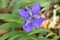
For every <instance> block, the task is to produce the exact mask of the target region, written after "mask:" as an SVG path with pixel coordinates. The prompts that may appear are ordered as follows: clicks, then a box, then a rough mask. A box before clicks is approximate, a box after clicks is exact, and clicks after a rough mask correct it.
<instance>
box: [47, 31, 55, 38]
mask: <svg viewBox="0 0 60 40" xmlns="http://www.w3.org/2000/svg"><path fill="white" fill-rule="evenodd" d="M52 35H55V34H54V33H53V32H52V33H49V34H48V35H46V38H48V37H50V36H52Z"/></svg>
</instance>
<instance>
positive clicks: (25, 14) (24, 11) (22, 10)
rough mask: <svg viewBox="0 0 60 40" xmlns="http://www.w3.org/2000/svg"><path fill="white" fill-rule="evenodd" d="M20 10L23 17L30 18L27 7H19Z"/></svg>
mask: <svg viewBox="0 0 60 40" xmlns="http://www.w3.org/2000/svg"><path fill="white" fill-rule="evenodd" d="M18 12H19V15H20V16H21V17H22V18H25V19H28V18H29V14H28V13H27V10H26V9H25V8H23V9H19V10H18Z"/></svg>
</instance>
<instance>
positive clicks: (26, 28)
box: [23, 21, 32, 32]
mask: <svg viewBox="0 0 60 40" xmlns="http://www.w3.org/2000/svg"><path fill="white" fill-rule="evenodd" d="M26 23H27V21H25V22H24V24H23V29H24V30H25V31H26V32H30V31H31V30H32V23H30V22H29V23H27V24H26Z"/></svg>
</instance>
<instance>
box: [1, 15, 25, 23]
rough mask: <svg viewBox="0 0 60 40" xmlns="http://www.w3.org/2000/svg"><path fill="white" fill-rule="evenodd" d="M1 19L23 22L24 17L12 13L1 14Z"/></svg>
mask: <svg viewBox="0 0 60 40" xmlns="http://www.w3.org/2000/svg"><path fill="white" fill-rule="evenodd" d="M0 19H2V20H3V21H8V22H17V23H23V21H24V20H23V18H21V17H20V16H19V15H12V14H0Z"/></svg>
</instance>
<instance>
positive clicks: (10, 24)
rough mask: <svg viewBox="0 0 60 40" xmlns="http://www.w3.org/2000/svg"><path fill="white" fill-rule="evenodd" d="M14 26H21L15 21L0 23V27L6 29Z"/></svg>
mask: <svg viewBox="0 0 60 40" xmlns="http://www.w3.org/2000/svg"><path fill="white" fill-rule="evenodd" d="M16 27H18V28H21V27H22V24H19V23H15V22H8V23H4V24H2V25H0V29H8V28H16Z"/></svg>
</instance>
